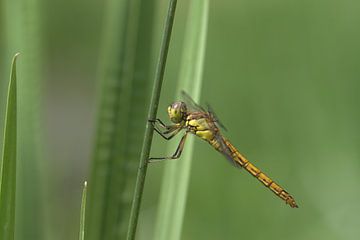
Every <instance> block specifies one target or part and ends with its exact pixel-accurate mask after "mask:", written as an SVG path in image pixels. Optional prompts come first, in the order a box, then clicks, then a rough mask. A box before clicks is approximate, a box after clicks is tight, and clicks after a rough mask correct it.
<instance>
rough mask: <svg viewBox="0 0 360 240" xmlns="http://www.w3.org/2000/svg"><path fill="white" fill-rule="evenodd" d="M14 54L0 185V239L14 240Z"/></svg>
mask: <svg viewBox="0 0 360 240" xmlns="http://www.w3.org/2000/svg"><path fill="white" fill-rule="evenodd" d="M17 56H18V54H16V55H15V56H14V58H13V62H12V67H11V76H10V82H9V90H8V98H7V105H6V113H5V128H4V143H3V155H2V162H1V183H0V188H1V189H0V239H3V240H13V239H14V229H15V228H14V225H15V195H16V144H17V142H16V134H17V116H16V115H17V97H16V58H17Z"/></svg>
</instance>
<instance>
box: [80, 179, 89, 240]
mask: <svg viewBox="0 0 360 240" xmlns="http://www.w3.org/2000/svg"><path fill="white" fill-rule="evenodd" d="M86 191H87V182H86V181H85V182H84V188H83V192H82V197H81V207H80V231H79V240H84V239H85V212H86Z"/></svg>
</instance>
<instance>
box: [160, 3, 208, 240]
mask: <svg viewBox="0 0 360 240" xmlns="http://www.w3.org/2000/svg"><path fill="white" fill-rule="evenodd" d="M208 11H209V2H208V0H198V1H192V2H190V7H189V14H188V19H187V25H186V30H185V31H186V32H185V41H184V47H183V56H182V63H181V67H180V76H179V80H178V86H177V93H178V94H177V97H180V94H179V93H180V91H181V90H185V91H186V92H188V93H189V94H190V95H191V96H192V97H193V99H194V100H195V101H197V102H199V100H200V93H201V86H202V72H203V65H204V57H205V48H206V33H207V22H208ZM178 99H179V98H178ZM177 144H178V142H176V141H173V142H172V143H171V144H169V151H168V154H173V151H174V149H176V147H177ZM193 150H194V138H188V139H187V142H186V144H185V150H184V152H183V154H182V156H181V159H179V160H177V161H172V162H168V163H166V166H165V170H164V176H163V180H162V187H161V193H160V201H159V205H158V218H157V221H156V226H155V235H154V239H156V240H168V239H171V240H179V239H181V230H182V225H183V219H184V214H185V208H186V196H187V189H188V183H189V178H190V167H191V161H192V155H193Z"/></svg>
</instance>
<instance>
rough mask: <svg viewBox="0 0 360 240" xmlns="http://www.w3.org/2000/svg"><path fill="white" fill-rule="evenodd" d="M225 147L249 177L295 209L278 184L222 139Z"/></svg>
mask: <svg viewBox="0 0 360 240" xmlns="http://www.w3.org/2000/svg"><path fill="white" fill-rule="evenodd" d="M224 142H225V144H226V146H227V147H228V148H229V150H230V152H231V153H232V155H233V156H232V157H233V158H234V161H235V162H236V163H237V164H238V165H239V166H241V167H243V168H245V169H246V171H248V172H249V173H250V174H251V175H253V176H254V177H255V178H256V179H258V180H259V181H260V182H261V183H262V184H264V185H265V187H267V188H269V189H270V190H271V191H272V192H273V193H275V194H276V195H277V196H278V197H280V198H281V199H282V200H284V201H285V202H286V204H289V205H290V206H291V207H293V208H297V207H298V205H297V204H296V202H295V199H294V198H293V197H292V196H291V195H290V194H289V193H288V192H286V191H285V190H284V189H283V188H282V187H281V186H280V185H279V184H277V183H275V182H274V181H273V180H272V179H271V178H270V177H268V176H267V175H266V174H265V173H263V172H262V171H261V170H260V169H259V168H257V167H256V166H255V165H254V164H252V163H251V162H250V161H249V160H247V159H246V158H245V157H244V156H243V155H242V154H241V153H240V152H239V151H238V150H237V149H236V148H235V147H234V146H233V145H232V144H231V143H230V142H229V141H228V140H226V139H224Z"/></svg>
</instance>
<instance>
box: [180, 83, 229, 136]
mask: <svg viewBox="0 0 360 240" xmlns="http://www.w3.org/2000/svg"><path fill="white" fill-rule="evenodd" d="M181 97H182V99H183V100H184V101H185V103H186V105H187V106H188V108H189V110H190V111H196V112H206V113H209V115H210V117H211V119H212V120H213V121H214V123H215V124H216V125H217V126H218V127H220V128H222V129H224V130H225V131H227V128H226V127H225V126H224V124H222V122H220V120H219V118H218V117H217V115H216V114H215V112H214V110H213V109H212V107H211V106H210V104H208V103H207V104H206V106H207V110H206V109H205V108H203V107H202V106H201V105H199V104H197V103H196V102H195V101H194V100H193V99H192V98H191V97H190V95H189V94H187V93H186V92H185V91H184V90H182V91H181Z"/></svg>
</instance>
